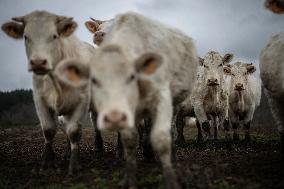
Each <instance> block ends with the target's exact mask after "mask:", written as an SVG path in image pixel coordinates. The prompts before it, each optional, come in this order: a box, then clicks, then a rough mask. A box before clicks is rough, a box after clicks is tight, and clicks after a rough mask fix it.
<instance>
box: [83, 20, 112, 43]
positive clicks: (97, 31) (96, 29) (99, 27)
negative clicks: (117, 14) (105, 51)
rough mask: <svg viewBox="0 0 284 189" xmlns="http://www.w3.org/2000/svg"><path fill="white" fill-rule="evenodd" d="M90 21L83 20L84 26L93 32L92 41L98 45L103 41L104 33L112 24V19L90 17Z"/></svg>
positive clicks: (107, 31)
mask: <svg viewBox="0 0 284 189" xmlns="http://www.w3.org/2000/svg"><path fill="white" fill-rule="evenodd" d="M90 19H91V20H92V21H87V22H85V26H86V28H87V29H88V30H89V31H90V32H91V33H93V34H94V37H93V42H94V43H95V44H96V45H98V46H99V45H100V44H101V43H102V42H103V39H104V38H105V36H106V34H107V33H109V31H110V30H111V27H112V25H113V19H111V20H105V21H100V20H96V19H93V18H90Z"/></svg>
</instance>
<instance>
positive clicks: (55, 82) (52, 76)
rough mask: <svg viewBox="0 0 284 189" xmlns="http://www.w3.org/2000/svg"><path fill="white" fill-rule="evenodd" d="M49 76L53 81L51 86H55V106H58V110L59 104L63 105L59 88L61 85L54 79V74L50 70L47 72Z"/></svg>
mask: <svg viewBox="0 0 284 189" xmlns="http://www.w3.org/2000/svg"><path fill="white" fill-rule="evenodd" d="M48 75H49V77H50V79H51V81H52V83H53V86H54V88H55V91H56V93H57V95H58V98H57V100H56V107H57V108H58V110H60V108H61V106H62V105H63V98H62V89H61V86H60V84H59V83H58V82H57V81H56V79H55V77H54V75H53V73H52V72H50V73H49V74H48Z"/></svg>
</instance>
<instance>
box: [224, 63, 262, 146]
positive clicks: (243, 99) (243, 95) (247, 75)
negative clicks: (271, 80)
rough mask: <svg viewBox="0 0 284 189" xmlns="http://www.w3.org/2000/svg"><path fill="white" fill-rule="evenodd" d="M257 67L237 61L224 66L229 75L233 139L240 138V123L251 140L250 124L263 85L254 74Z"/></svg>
mask: <svg viewBox="0 0 284 189" xmlns="http://www.w3.org/2000/svg"><path fill="white" fill-rule="evenodd" d="M255 71H256V68H255V66H254V65H252V64H247V63H242V62H237V63H235V64H230V65H227V66H226V67H224V72H225V74H227V75H229V77H230V78H229V80H230V82H228V83H229V87H228V88H229V116H230V122H231V124H232V128H233V130H234V134H233V139H234V140H239V135H238V133H237V131H238V128H239V126H240V125H243V126H244V128H245V131H246V133H245V140H246V141H250V126H251V122H252V119H253V116H254V112H255V110H256V108H257V107H258V106H259V104H260V98H261V85H260V80H257V79H256V78H255V77H254V76H253V75H252V74H253V73H254V72H255Z"/></svg>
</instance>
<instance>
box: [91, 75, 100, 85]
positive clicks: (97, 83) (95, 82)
mask: <svg viewBox="0 0 284 189" xmlns="http://www.w3.org/2000/svg"><path fill="white" fill-rule="evenodd" d="M92 83H93V84H94V85H96V86H97V87H101V83H100V82H99V81H98V80H97V79H96V78H94V77H93V78H92Z"/></svg>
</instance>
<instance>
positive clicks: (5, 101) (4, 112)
mask: <svg viewBox="0 0 284 189" xmlns="http://www.w3.org/2000/svg"><path fill="white" fill-rule="evenodd" d="M273 122H274V121H273V118H272V116H271V112H270V109H269V106H268V103H267V98H266V96H265V95H264V93H263V92H262V97H261V104H260V106H259V108H258V109H257V110H256V112H255V116H254V121H253V123H254V124H255V125H265V126H271V123H273ZM85 123H86V124H88V125H90V122H89V120H88V118H86V121H85ZM38 124H39V120H38V118H37V114H36V110H35V106H34V102H33V96H32V90H31V89H17V90H13V91H6V92H1V91H0V127H7V126H28V125H29V126H30V125H31V126H32V125H38Z"/></svg>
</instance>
